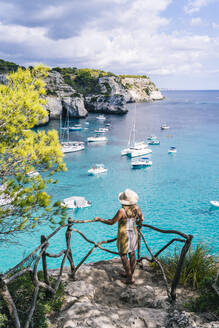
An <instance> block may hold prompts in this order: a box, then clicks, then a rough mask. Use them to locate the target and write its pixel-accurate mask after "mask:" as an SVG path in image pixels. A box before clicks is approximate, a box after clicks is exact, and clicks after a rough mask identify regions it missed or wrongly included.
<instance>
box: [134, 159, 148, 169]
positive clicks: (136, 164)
mask: <svg viewBox="0 0 219 328" xmlns="http://www.w3.org/2000/svg"><path fill="white" fill-rule="evenodd" d="M131 164H132V168H140V167H145V166H151V165H152V160H151V159H150V158H149V157H142V158H139V159H133V160H132V161H131Z"/></svg>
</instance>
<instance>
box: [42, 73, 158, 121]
mask: <svg viewBox="0 0 219 328" xmlns="http://www.w3.org/2000/svg"><path fill="white" fill-rule="evenodd" d="M98 84H99V85H98V86H99V89H100V92H99V93H98V94H88V95H83V94H82V93H79V92H78V91H77V90H75V89H74V88H73V87H72V86H70V85H68V84H67V83H66V82H65V81H64V79H63V77H62V75H61V74H60V73H59V72H57V71H55V70H52V71H50V72H49V74H48V77H47V78H46V89H47V100H48V102H47V106H46V108H47V110H48V111H49V113H50V119H59V117H60V115H61V113H62V114H65V112H66V111H68V113H69V116H70V118H84V117H86V116H87V115H88V113H89V112H93V113H104V114H117V115H123V114H126V113H127V112H128V109H127V106H126V103H131V102H149V101H155V100H162V99H164V96H163V95H162V94H161V92H160V91H159V90H158V89H157V88H156V86H155V84H154V83H153V82H151V80H150V79H149V78H142V77H139V78H131V77H124V78H121V77H118V76H104V77H100V78H99V79H98Z"/></svg>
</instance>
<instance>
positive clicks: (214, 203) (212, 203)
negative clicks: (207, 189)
mask: <svg viewBox="0 0 219 328" xmlns="http://www.w3.org/2000/svg"><path fill="white" fill-rule="evenodd" d="M210 204H211V205H212V206H214V207H219V201H218V200H210Z"/></svg>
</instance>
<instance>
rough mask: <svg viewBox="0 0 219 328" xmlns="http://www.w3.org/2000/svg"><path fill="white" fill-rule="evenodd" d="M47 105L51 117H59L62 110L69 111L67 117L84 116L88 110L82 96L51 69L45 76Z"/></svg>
mask: <svg viewBox="0 0 219 328" xmlns="http://www.w3.org/2000/svg"><path fill="white" fill-rule="evenodd" d="M46 89H47V95H48V96H47V100H48V101H47V105H46V109H47V110H48V111H49V112H50V118H51V119H59V118H60V115H61V114H62V113H63V111H64V112H65V111H67V110H68V112H69V117H70V118H71V117H72V118H78V117H86V116H87V114H88V112H87V110H86V109H85V106H84V98H83V96H82V95H81V94H78V93H77V92H76V91H75V90H74V89H73V88H72V87H71V86H69V85H68V84H66V83H65V82H64V79H63V77H62V76H61V74H60V73H58V72H55V71H51V72H49V74H48V76H47V78H46Z"/></svg>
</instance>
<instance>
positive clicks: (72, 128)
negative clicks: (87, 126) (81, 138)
mask: <svg viewBox="0 0 219 328" xmlns="http://www.w3.org/2000/svg"><path fill="white" fill-rule="evenodd" d="M80 130H82V126H81V125H80V124H76V125H73V126H69V131H80Z"/></svg>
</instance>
